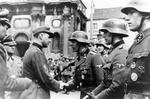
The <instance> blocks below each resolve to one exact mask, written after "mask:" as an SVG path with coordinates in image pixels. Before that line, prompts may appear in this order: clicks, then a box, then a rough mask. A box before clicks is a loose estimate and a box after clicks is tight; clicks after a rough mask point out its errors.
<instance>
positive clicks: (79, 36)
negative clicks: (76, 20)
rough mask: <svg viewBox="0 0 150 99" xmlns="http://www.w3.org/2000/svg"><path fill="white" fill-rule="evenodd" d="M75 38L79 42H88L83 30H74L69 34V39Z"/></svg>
mask: <svg viewBox="0 0 150 99" xmlns="http://www.w3.org/2000/svg"><path fill="white" fill-rule="evenodd" d="M72 40H76V41H77V42H79V43H87V44H89V40H88V35H87V33H86V32H84V31H75V32H73V33H72V34H71V36H70V38H69V41H72Z"/></svg>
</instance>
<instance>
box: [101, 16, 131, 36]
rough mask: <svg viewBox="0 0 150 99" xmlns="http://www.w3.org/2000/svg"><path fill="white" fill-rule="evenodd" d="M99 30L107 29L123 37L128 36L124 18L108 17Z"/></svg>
mask: <svg viewBox="0 0 150 99" xmlns="http://www.w3.org/2000/svg"><path fill="white" fill-rule="evenodd" d="M100 31H103V32H105V31H109V32H110V33H113V34H118V35H121V36H123V37H127V36H128V34H127V33H128V28H127V24H126V22H125V21H124V20H122V19H108V20H106V21H105V22H104V24H103V26H102V29H100Z"/></svg>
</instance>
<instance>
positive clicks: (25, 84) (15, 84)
mask: <svg viewBox="0 0 150 99" xmlns="http://www.w3.org/2000/svg"><path fill="white" fill-rule="evenodd" d="M31 83H32V81H31V80H30V79H28V78H12V77H10V76H8V77H7V78H6V79H5V85H4V86H5V91H23V90H25V89H27V88H29V86H30V85H31Z"/></svg>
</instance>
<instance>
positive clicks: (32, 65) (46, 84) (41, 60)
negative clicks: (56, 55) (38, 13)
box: [23, 26, 63, 99]
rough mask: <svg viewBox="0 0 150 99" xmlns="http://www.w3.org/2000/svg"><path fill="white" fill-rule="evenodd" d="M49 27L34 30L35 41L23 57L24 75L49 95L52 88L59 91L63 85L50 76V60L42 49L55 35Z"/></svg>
mask: <svg viewBox="0 0 150 99" xmlns="http://www.w3.org/2000/svg"><path fill="white" fill-rule="evenodd" d="M49 29H50V28H49V27H45V26H41V27H38V28H36V29H35V30H34V31H33V36H34V39H33V43H32V45H31V46H30V47H29V49H28V50H27V51H26V53H25V56H24V58H23V76H24V77H27V78H30V79H31V80H32V81H33V82H34V83H35V84H36V85H37V86H40V88H41V89H42V90H43V93H44V94H47V96H49V91H50V90H52V91H55V92H57V91H59V90H60V89H62V87H63V83H60V82H58V81H56V80H55V79H53V78H52V77H51V76H50V73H49V70H48V68H49V65H48V61H47V59H46V57H45V55H44V52H43V51H42V48H44V47H47V46H48V45H49V43H50V38H52V37H53V33H51V32H50V31H49ZM41 96H42V95H41ZM47 98H48V97H47ZM47 98H45V99H47Z"/></svg>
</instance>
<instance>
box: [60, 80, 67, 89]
mask: <svg viewBox="0 0 150 99" xmlns="http://www.w3.org/2000/svg"><path fill="white" fill-rule="evenodd" d="M59 83H60V89H65V87H67V86H69V84H68V83H64V82H63V81H59Z"/></svg>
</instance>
